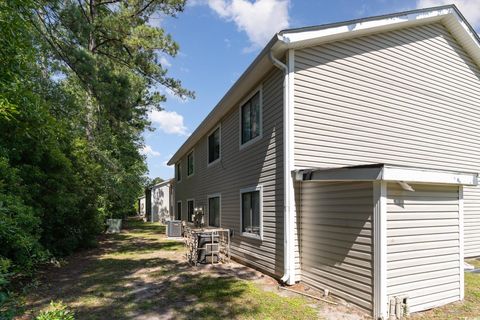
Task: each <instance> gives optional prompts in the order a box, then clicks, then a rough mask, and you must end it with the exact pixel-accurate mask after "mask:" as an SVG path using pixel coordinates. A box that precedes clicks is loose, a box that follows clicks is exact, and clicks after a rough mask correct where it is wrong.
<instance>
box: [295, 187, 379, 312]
mask: <svg viewBox="0 0 480 320" xmlns="http://www.w3.org/2000/svg"><path fill="white" fill-rule="evenodd" d="M300 207H301V210H300V212H301V219H300V224H299V225H300V253H301V254H300V256H301V264H302V281H303V282H305V283H306V284H308V285H311V286H313V287H317V288H319V289H324V288H327V289H329V290H330V291H331V292H332V293H333V294H335V295H336V296H338V297H341V298H343V299H345V300H346V301H348V302H351V303H353V304H355V305H357V306H359V307H361V308H363V309H364V310H366V311H367V312H371V309H372V295H373V293H372V289H373V266H372V264H373V256H372V253H373V248H372V214H373V184H372V183H371V182H335V183H322V182H304V183H303V184H302V191H301V203H300Z"/></svg>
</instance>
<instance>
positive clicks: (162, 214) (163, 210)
mask: <svg viewBox="0 0 480 320" xmlns="http://www.w3.org/2000/svg"><path fill="white" fill-rule="evenodd" d="M151 192H152V220H153V222H158V221H160V222H162V223H165V222H166V221H167V220H169V219H170V184H164V185H159V186H154V187H152V191H151Z"/></svg>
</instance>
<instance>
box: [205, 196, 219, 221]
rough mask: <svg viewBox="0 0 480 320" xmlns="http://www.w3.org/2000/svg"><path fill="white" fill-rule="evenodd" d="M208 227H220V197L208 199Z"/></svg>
mask: <svg viewBox="0 0 480 320" xmlns="http://www.w3.org/2000/svg"><path fill="white" fill-rule="evenodd" d="M208 225H209V226H211V227H220V195H213V196H210V197H209V198H208Z"/></svg>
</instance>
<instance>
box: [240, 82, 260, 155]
mask: <svg viewBox="0 0 480 320" xmlns="http://www.w3.org/2000/svg"><path fill="white" fill-rule="evenodd" d="M257 93H259V100H260V134H259V135H258V137H255V138H253V139H251V140H248V141H247V142H245V143H243V144H242V107H243V105H244V104H245V103H247V102H248V100H250V99H251V98H252V97H253V96H254V95H256V94H257ZM238 114H239V116H238V123H239V131H238V145H239V149H240V150H243V149H245V148H247V147H249V146H251V145H253V144H255V143H256V142H258V141H259V140H261V139H262V138H263V86H262V85H259V86H258V87H257V88H255V90H253V91H252V92H251V93H250V94H249V95H248V96H247V97H246V98H245V99H243V100H242V102H240V104H239V106H238Z"/></svg>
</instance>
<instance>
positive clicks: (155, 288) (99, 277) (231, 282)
mask: <svg viewBox="0 0 480 320" xmlns="http://www.w3.org/2000/svg"><path fill="white" fill-rule="evenodd" d="M145 268H150V269H151V270H153V271H151V272H150V273H149V277H150V279H148V280H145V277H144V276H143V275H142V274H137V272H138V271H140V270H142V269H145ZM191 270H192V269H191V267H190V266H189V265H188V264H187V263H183V262H178V261H173V260H170V259H163V258H151V259H139V260H132V259H101V260H99V261H97V262H96V263H95V264H94V265H92V267H91V268H89V269H88V270H86V271H85V272H84V273H83V274H82V275H74V276H72V277H71V278H68V277H62V278H61V279H58V280H59V281H60V282H62V283H64V284H68V285H67V286H59V288H60V287H62V289H61V290H60V291H58V292H56V294H55V295H54V296H52V297H50V298H51V299H54V300H63V301H64V302H65V303H66V304H68V305H70V306H72V308H73V310H74V311H75V314H76V318H77V319H106V318H111V319H131V318H134V317H136V316H140V315H145V314H150V315H154V316H155V317H153V318H152V319H157V318H158V317H161V318H162V319H170V318H171V319H192V318H201V319H224V318H227V319H231V318H235V317H237V316H238V315H240V314H242V315H249V316H251V317H253V318H254V316H255V314H256V312H257V307H256V306H255V305H253V306H252V305H246V304H245V303H244V300H243V299H242V298H241V296H242V295H243V294H244V293H245V292H246V291H247V290H248V285H247V283H246V282H245V281H242V280H240V279H236V278H233V277H231V276H212V275H205V274H189V273H188V272H189V271H191ZM143 271H144V270H142V272H143ZM48 301H49V300H48ZM48 301H46V300H45V301H42V304H45V303H47V302H48ZM39 306H40V305H39ZM226 306H228V308H226ZM32 307H35V306H32ZM37 307H38V306H37ZM107 315H108V317H107Z"/></svg>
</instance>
